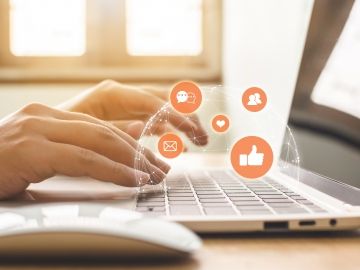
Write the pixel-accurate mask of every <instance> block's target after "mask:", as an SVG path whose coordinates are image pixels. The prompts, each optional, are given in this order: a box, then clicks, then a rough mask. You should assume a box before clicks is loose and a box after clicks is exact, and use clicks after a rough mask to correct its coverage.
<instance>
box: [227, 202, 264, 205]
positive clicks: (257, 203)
mask: <svg viewBox="0 0 360 270" xmlns="http://www.w3.org/2000/svg"><path fill="white" fill-rule="evenodd" d="M233 203H234V204H235V205H237V206H245V205H255V206H257V205H258V206H263V205H264V204H263V203H262V202H260V201H235V202H233Z"/></svg>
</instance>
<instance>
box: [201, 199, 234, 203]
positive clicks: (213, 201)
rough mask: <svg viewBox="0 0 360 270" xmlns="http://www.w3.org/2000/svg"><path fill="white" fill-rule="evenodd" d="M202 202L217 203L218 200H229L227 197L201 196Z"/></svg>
mask: <svg viewBox="0 0 360 270" xmlns="http://www.w3.org/2000/svg"><path fill="white" fill-rule="evenodd" d="M199 200H200V202H201V203H217V202H228V200H227V199H225V198H200V199H199Z"/></svg>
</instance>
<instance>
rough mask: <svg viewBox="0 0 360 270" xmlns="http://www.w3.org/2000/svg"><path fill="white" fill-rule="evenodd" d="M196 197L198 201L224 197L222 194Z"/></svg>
mask: <svg viewBox="0 0 360 270" xmlns="http://www.w3.org/2000/svg"><path fill="white" fill-rule="evenodd" d="M197 196H198V197H199V199H212V198H225V196H224V195H222V194H212V195H202V194H197Z"/></svg>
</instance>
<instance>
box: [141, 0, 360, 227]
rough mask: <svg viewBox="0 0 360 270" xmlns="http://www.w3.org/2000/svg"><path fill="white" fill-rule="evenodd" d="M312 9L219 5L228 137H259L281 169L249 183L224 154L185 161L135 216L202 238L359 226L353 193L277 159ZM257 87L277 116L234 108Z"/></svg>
mask: <svg viewBox="0 0 360 270" xmlns="http://www.w3.org/2000/svg"><path fill="white" fill-rule="evenodd" d="M244 2H246V5H245V3H244ZM259 5H261V7H262V8H261V10H260V9H259ZM264 6H265V7H264ZM312 6H313V1H307V0H296V1H282V2H281V3H278V4H277V5H274V4H273V2H272V1H258V0H256V1H225V2H224V6H223V8H224V9H225V11H226V14H230V15H229V16H227V18H225V21H224V26H223V27H224V28H223V29H224V44H223V50H224V59H223V70H224V74H223V76H224V86H223V88H222V91H227V93H226V94H227V95H231V96H234V97H235V98H232V99H230V100H227V104H226V107H227V108H228V111H227V114H228V115H229V117H230V118H231V119H232V120H233V122H234V121H235V119H236V122H239V123H241V126H240V125H239V127H238V128H235V129H233V130H232V131H231V132H232V134H230V141H234V140H235V139H236V138H242V137H244V136H248V135H254V134H255V135H259V136H261V137H262V138H265V139H266V140H267V141H268V142H270V144H271V145H272V148H273V151H274V157H277V158H278V160H277V161H278V162H279V164H277V165H275V166H273V167H274V169H273V170H272V171H271V172H270V173H269V174H267V175H266V176H265V177H263V178H261V179H258V180H246V179H244V178H241V177H240V176H239V175H238V174H237V173H235V172H234V170H232V169H229V168H231V166H227V165H226V160H228V159H229V158H228V155H227V154H209V153H205V154H204V153H203V154H198V155H196V154H185V156H184V157H182V160H180V161H179V160H177V161H176V162H174V167H175V171H172V172H171V173H170V175H169V176H168V177H167V179H166V181H165V182H164V187H162V188H159V189H158V190H156V188H154V187H147V188H144V189H143V190H142V192H141V193H140V194H139V195H138V197H137V202H136V208H135V209H136V210H137V211H139V212H142V213H144V214H145V215H149V216H156V217H162V218H166V219H170V220H175V221H177V222H180V223H182V224H184V225H185V226H187V227H189V228H191V229H192V230H194V231H197V232H205V233H213V232H248V231H269V230H270V231H272V230H283V231H302V230H351V229H358V228H359V227H360V189H359V188H358V187H355V186H350V185H348V184H345V183H343V182H341V181H335V180H331V179H329V178H327V177H325V176H321V175H318V174H315V173H312V172H309V171H306V170H304V169H298V168H297V167H296V164H287V165H285V166H284V163H283V162H284V161H281V160H280V156H281V147H282V144H283V141H284V136H285V135H286V134H287V133H288V132H289V130H288V129H287V126H286V123H287V120H288V116H289V110H290V106H291V103H292V97H293V94H294V89H295V84H296V80H297V75H298V71H299V67H300V62H301V58H302V53H303V48H304V44H305V40H306V34H307V30H308V25H309V21H310V16H311V11H312ZM265 11H266V12H265ZM265 22H266V23H265ZM241 26H246V27H241ZM284 50H286V51H284ZM254 84H255V85H260V86H262V88H264V89H266V91H267V95H268V100H271V102H272V107H273V108H275V111H265V112H264V113H262V112H260V113H256V114H251V113H248V112H246V110H240V109H239V100H240V98H241V95H239V98H237V95H238V93H239V92H241V90H242V89H245V88H246V87H249V86H253V85H254ZM213 108H214V107H212V109H213ZM208 113H209V112H207V114H208ZM205 114H206V113H205ZM269 115H271V116H269ZM259 118H260V119H261V118H262V119H265V120H263V121H261V120H259ZM254 123H256V124H254ZM210 140H211V139H210ZM300 150H301V149H300ZM204 155H205V156H206V157H201V156H204ZM194 156H195V157H194ZM300 158H301V157H300ZM199 159H200V160H201V159H202V162H201V161H200V162H199V161H197V160H199ZM280 162H282V163H281V164H280ZM176 169H177V170H176ZM294 172H296V174H294Z"/></svg>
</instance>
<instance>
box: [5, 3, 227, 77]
mask: <svg viewBox="0 0 360 270" xmlns="http://www.w3.org/2000/svg"><path fill="white" fill-rule="evenodd" d="M105 1H106V2H105ZM105 1H104V0H87V16H86V17H87V22H86V23H87V35H86V36H87V42H86V43H87V52H86V53H85V54H84V55H83V56H76V57H28V56H26V57H17V56H14V55H13V54H12V53H11V51H10V19H9V18H10V12H9V0H6V1H0V40H1V41H2V42H1V43H2V44H7V46H1V47H0V82H12V81H16V82H19V81H31V82H39V81H40V82H41V81H71V82H73V81H75V82H76V81H98V80H102V79H106V78H112V79H116V80H122V81H172V80H179V79H184V78H189V79H193V80H199V81H218V80H219V79H220V77H221V27H222V25H221V12H222V5H221V1H218V0H203V16H202V19H203V22H202V27H203V41H202V42H203V51H202V53H201V54H200V55H199V56H131V55H128V54H127V53H126V25H125V19H126V18H125V2H126V1H125V0H120V1H119V0H105ZM106 3H107V5H105V4H106ZM109 6H110V7H111V11H109V10H106V9H108V8H109ZM99 10H101V12H99ZM114 11H116V12H114ZM89 18H91V20H89ZM89 29H92V31H89ZM94 29H95V30H94ZM114 33H120V34H119V35H115V34H114ZM104 40H105V42H101V41H104ZM112 44H116V45H117V46H111V45H112ZM99 52H101V53H99ZM104 52H105V53H104ZM115 52H116V53H115ZM30 64H31V65H30ZM29 67H31V68H29Z"/></svg>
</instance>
